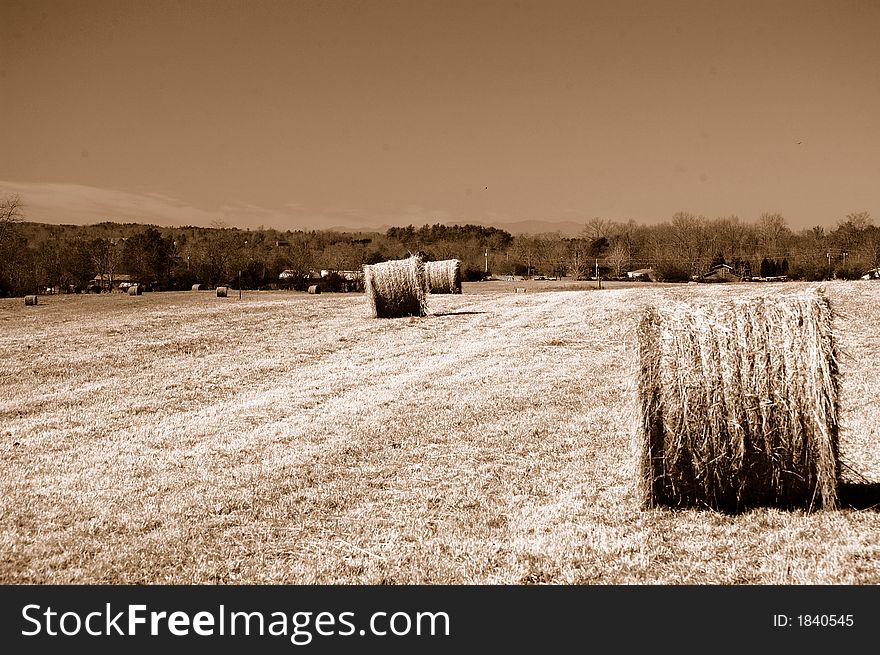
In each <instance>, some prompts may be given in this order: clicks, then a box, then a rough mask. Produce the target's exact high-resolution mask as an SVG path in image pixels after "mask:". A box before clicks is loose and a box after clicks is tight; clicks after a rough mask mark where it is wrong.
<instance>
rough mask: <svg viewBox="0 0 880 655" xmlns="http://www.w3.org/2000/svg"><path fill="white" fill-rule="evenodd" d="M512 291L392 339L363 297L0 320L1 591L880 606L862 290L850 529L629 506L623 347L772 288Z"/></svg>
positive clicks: (18, 315)
mask: <svg viewBox="0 0 880 655" xmlns="http://www.w3.org/2000/svg"><path fill="white" fill-rule="evenodd" d="M515 286H523V285H522V283H509V282H485V283H473V284H467V283H466V284H465V285H464V289H463V293H462V294H461V295H442V296H429V297H428V308H429V312H430V313H429V315H428V316H426V317H424V318H403V319H373V318H370V317H369V308H368V303H367V299H366V297H365V296H364V295H363V294H322V295H308V294H304V293H292V292H291V293H287V292H267V293H258V292H250V293H248V292H245V293H244V296H243V298H242V299H241V300H239V298H238V293H237V292H233V293H230V297H228V298H217V297H216V295H215V294H214V293H213V292H187V293H152V294H145V295H142V296H128V295H123V294H112V295H101V296H50V297H41V298H40V300H39V304H38V305H37V306H32V307H26V306H25V305H24V302H23V300H22V299H21V298H17V299H4V300H0V451H2V460H0V461H2V463H0V491H2V493H0V517H2V520H0V582H2V583H6V584H11V583H52V584H59V583H74V584H85V583H99V584H116V583H181V584H190V583H233V584H238V583H257V584H266V583H286V584H331V583H364V584H378V583H392V584H420V583H424V584H452V583H454V584H502V583H504V584H531V583H554V584H701V585H702V584H712V585H714V584H783V585H796V584H878V583H880V511H878V507H877V505H876V504H877V502H878V498H877V487H878V485H877V484H876V483H877V482H878V481H880V395H878V380H880V331H878V327H877V326H878V325H880V284H878V283H873V282H850V283H844V282H834V283H829V284H827V285H826V288H827V292H828V295H829V297H830V299H831V301H832V303H833V306H834V308H835V310H836V311H837V312H838V316H837V318H836V319H835V331H836V332H835V333H836V336H837V339H838V343H839V346H840V349H841V351H842V359H841V362H840V368H841V371H842V379H841V394H842V395H841V410H842V416H841V460H842V462H843V464H844V477H845V482H846V483H847V484H845V485H844V487H843V488H842V501H843V505H844V507H843V508H842V509H840V510H837V511H820V512H816V513H812V514H807V513H803V512H800V511H796V512H790V511H782V510H777V509H758V510H753V511H750V512H748V513H745V514H740V515H726V514H720V513H717V512H713V511H697V510H686V511H685V510H669V509H655V510H650V511H643V510H642V509H640V504H639V499H638V498H637V487H636V482H635V467H636V455H637V453H636V451H635V449H634V445H633V434H634V418H635V415H634V402H633V400H634V394H635V390H634V387H633V385H634V373H633V372H634V367H635V364H636V361H635V359H636V352H637V351H636V347H635V327H636V325H637V322H638V318H639V315H640V310H641V308H642V307H643V306H645V305H646V304H647V303H662V302H663V301H664V299H669V298H676V299H683V298H688V297H690V296H693V295H698V294H718V295H729V294H741V293H755V292H764V293H773V292H774V289H775V288H776V287H773V286H763V287H757V286H750V285H736V286H720V285H716V286H698V287H695V286H693V285H681V286H669V287H666V286H640V287H614V286H613V285H610V286H606V288H605V289H603V290H601V291H599V290H591V289H590V287H591V286H592V285H590V284H582V285H579V286H578V287H576V288H575V289H574V290H565V289H564V286H563V285H561V284H554V285H553V286H550V285H544V286H541V285H540V284H538V283H533V284H530V285H529V288H528V290H527V292H526V293H514V287H515ZM784 286H785V288H786V289H789V288H791V287H792V286H793V285H784ZM542 290H544V292H541V291H542Z"/></svg>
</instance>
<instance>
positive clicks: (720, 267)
mask: <svg viewBox="0 0 880 655" xmlns="http://www.w3.org/2000/svg"><path fill="white" fill-rule="evenodd" d="M699 280H700V282H742V278H741V277H740V276H739V275H737V274H736V273H734V272H733V267H732V266H729V265H728V264H717V265H715V266H713V267H712V270H710V271H709V272H708V273H706V274H705V275H703V276H701V277H700V278H699Z"/></svg>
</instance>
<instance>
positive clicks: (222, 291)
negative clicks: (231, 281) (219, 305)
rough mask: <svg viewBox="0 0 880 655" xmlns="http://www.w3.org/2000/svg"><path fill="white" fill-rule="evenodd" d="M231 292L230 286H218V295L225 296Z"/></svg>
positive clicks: (219, 296)
mask: <svg viewBox="0 0 880 655" xmlns="http://www.w3.org/2000/svg"><path fill="white" fill-rule="evenodd" d="M228 293H229V288H228V287H217V297H218V298H225V297H226V296H227V295H228Z"/></svg>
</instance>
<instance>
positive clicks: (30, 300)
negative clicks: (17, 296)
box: [24, 296, 37, 305]
mask: <svg viewBox="0 0 880 655" xmlns="http://www.w3.org/2000/svg"><path fill="white" fill-rule="evenodd" d="M24 304H25V305H36V304H37V297H36V296H25V297H24Z"/></svg>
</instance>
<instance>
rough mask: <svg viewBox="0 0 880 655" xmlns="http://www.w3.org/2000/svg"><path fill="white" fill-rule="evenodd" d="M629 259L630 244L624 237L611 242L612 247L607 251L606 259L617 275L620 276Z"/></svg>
mask: <svg viewBox="0 0 880 655" xmlns="http://www.w3.org/2000/svg"><path fill="white" fill-rule="evenodd" d="M629 259H630V250H629V245H628V244H627V242H626V240H625V239H623V238H617V239H615V240H614V242H613V243H612V244H611V247H610V248H609V249H608V251H607V252H606V253H605V261H606V262H608V265H609V266H611V267H612V268H613V269H614V274H615V276H616V277H620V274H621V271H622V269H623V267H624V266H626V265H627V264H629Z"/></svg>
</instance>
